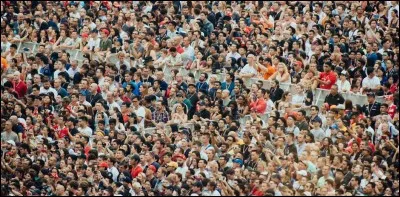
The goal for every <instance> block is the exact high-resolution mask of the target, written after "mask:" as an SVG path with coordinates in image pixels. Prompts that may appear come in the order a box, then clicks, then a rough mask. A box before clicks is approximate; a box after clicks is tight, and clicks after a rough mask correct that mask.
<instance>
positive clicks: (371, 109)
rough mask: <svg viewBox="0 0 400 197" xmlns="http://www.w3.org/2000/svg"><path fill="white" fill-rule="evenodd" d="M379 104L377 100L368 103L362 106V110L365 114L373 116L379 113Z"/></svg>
mask: <svg viewBox="0 0 400 197" xmlns="http://www.w3.org/2000/svg"><path fill="white" fill-rule="evenodd" d="M380 110H381V104H380V103H378V102H376V101H375V102H374V103H373V104H368V105H364V106H363V111H364V113H365V116H368V117H374V116H377V115H379V114H381V111H380Z"/></svg>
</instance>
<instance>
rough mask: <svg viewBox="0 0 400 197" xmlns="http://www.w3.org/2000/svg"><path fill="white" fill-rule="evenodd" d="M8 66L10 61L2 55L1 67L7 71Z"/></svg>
mask: <svg viewBox="0 0 400 197" xmlns="http://www.w3.org/2000/svg"><path fill="white" fill-rule="evenodd" d="M7 68H8V62H7V60H6V59H5V58H3V57H2V58H1V69H2V70H3V71H5V70H7Z"/></svg>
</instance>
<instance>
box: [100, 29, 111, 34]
mask: <svg viewBox="0 0 400 197" xmlns="http://www.w3.org/2000/svg"><path fill="white" fill-rule="evenodd" d="M102 31H103V32H104V33H105V34H106V35H107V36H108V35H109V34H110V32H109V31H108V30H107V29H103V30H102Z"/></svg>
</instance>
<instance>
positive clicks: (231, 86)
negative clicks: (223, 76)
mask: <svg viewBox="0 0 400 197" xmlns="http://www.w3.org/2000/svg"><path fill="white" fill-rule="evenodd" d="M234 88H235V83H234V82H233V81H232V82H230V83H229V84H228V83H227V82H222V83H221V89H223V90H229V94H231V93H232V91H233V89H234Z"/></svg>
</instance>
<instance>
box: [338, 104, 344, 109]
mask: <svg viewBox="0 0 400 197" xmlns="http://www.w3.org/2000/svg"><path fill="white" fill-rule="evenodd" d="M336 108H337V109H345V107H344V105H343V104H339V105H338V106H337V107H336Z"/></svg>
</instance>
